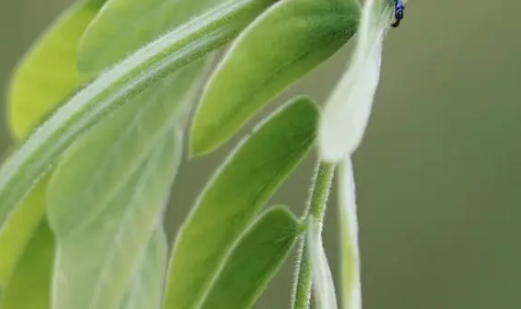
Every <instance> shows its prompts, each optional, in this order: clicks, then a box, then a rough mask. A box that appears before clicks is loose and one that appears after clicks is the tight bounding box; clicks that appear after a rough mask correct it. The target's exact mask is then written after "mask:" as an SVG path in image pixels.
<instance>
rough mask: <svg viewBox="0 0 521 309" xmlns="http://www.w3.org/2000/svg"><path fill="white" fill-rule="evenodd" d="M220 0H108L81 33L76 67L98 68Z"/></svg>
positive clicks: (96, 70) (112, 63) (111, 62)
mask: <svg viewBox="0 0 521 309" xmlns="http://www.w3.org/2000/svg"><path fill="white" fill-rule="evenodd" d="M221 2H224V0H197V1H194V0H109V1H108V2H107V5H105V7H104V8H103V11H101V12H100V14H98V16H96V18H95V19H94V21H93V22H92V24H91V25H90V26H89V28H88V29H87V31H86V32H85V35H84V36H83V38H82V40H81V44H80V48H79V53H78V63H79V68H80V70H82V71H85V72H99V71H100V70H102V69H105V68H107V67H109V66H111V65H114V64H116V63H117V62H118V61H119V60H121V59H123V58H125V57H126V56H127V55H128V54H129V53H130V52H133V51H135V50H137V49H138V48H140V47H141V46H143V45H145V44H147V43H149V42H150V41H152V40H153V39H155V38H157V37H158V36H159V35H161V34H163V33H165V32H167V31H168V30H171V29H174V28H175V27H178V26H179V25H181V24H182V23H184V22H186V21H188V20H189V19H191V18H193V17H194V16H196V15H199V14H201V13H202V12H204V11H205V10H207V9H208V8H211V7H213V6H214V5H216V4H218V3H221Z"/></svg>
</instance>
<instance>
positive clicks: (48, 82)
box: [8, 0, 105, 138]
mask: <svg viewBox="0 0 521 309" xmlns="http://www.w3.org/2000/svg"><path fill="white" fill-rule="evenodd" d="M104 2H105V0H90V1H80V2H78V3H75V4H73V5H72V6H71V7H70V8H69V9H68V10H66V11H65V12H64V13H63V14H62V15H61V16H60V17H59V18H58V19H57V20H56V22H54V24H53V25H52V26H51V27H50V28H49V29H48V30H47V31H46V32H45V33H44V34H43V35H42V36H41V37H40V39H39V40H38V41H37V42H36V44H35V45H34V46H33V47H32V48H31V50H30V51H29V53H28V54H27V55H25V57H24V58H23V59H22V60H21V62H20V64H19V65H18V68H17V69H16V71H15V72H14V75H13V77H12V80H11V85H10V88H9V94H8V96H9V98H8V103H9V111H10V114H9V120H10V127H11V131H12V132H13V134H14V135H15V136H16V137H17V138H23V137H25V136H26V135H27V134H28V133H29V132H30V131H31V130H32V129H33V128H34V126H35V124H37V123H39V122H40V121H41V120H42V118H43V117H44V116H45V115H47V114H48V113H49V112H50V111H51V110H53V109H54V108H55V107H56V105H57V104H58V103H60V102H62V100H63V99H64V98H65V97H67V96H69V95H71V94H72V92H73V91H74V90H75V89H76V88H77V87H79V86H80V85H81V83H82V81H83V79H82V78H81V76H80V74H79V73H78V70H77V68H76V52H77V48H78V44H79V40H80V38H81V36H82V34H83V32H84V31H85V29H86V28H87V26H88V25H89V23H90V22H91V20H92V19H93V18H94V16H96V14H97V12H98V11H99V9H100V8H101V6H102V5H103V3H104Z"/></svg>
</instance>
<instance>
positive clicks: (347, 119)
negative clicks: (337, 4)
mask: <svg viewBox="0 0 521 309" xmlns="http://www.w3.org/2000/svg"><path fill="white" fill-rule="evenodd" d="M383 2H384V1H383V0H367V1H366V2H365V3H364V9H363V12H362V17H361V19H360V27H359V30H360V31H359V32H358V36H357V42H356V46H355V51H354V53H353V56H352V59H351V62H350V64H349V68H348V69H347V70H346V72H345V73H344V75H343V76H342V78H341V79H340V81H339V82H338V84H337V86H336V88H335V89H334V90H333V92H332V93H331V95H330V98H329V99H328V101H327V104H326V107H325V109H324V114H323V117H322V120H321V125H320V138H319V146H320V154H321V158H322V159H323V160H324V161H329V162H339V161H342V160H344V158H346V157H347V156H350V155H351V154H352V153H353V152H354V151H355V150H356V149H357V148H358V146H359V145H360V143H361V141H362V138H363V136H364V132H365V129H366V127H367V123H368V122H369V116H370V114H371V109H372V106H373V99H374V95H375V93H376V88H377V87H378V83H379V81H380V65H381V61H382V44H383V39H384V37H385V34H386V32H387V29H388V28H389V21H390V20H391V18H390V17H391V5H390V4H391V1H385V3H386V4H385V5H384V4H382V3H383Z"/></svg>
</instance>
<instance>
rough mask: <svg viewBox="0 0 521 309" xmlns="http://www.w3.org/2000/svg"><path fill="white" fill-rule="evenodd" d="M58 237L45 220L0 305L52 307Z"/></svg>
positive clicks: (20, 308) (32, 308)
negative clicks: (54, 263)
mask: <svg viewBox="0 0 521 309" xmlns="http://www.w3.org/2000/svg"><path fill="white" fill-rule="evenodd" d="M54 249H55V241H54V236H53V234H52V231H51V230H50V228H49V225H48V224H47V222H46V221H45V220H42V221H41V224H40V225H39V227H38V228H37V229H36V231H35V233H34V234H33V236H32V237H31V239H30V241H29V242H28V244H27V247H26V248H25V250H24V252H23V254H22V256H21V258H20V259H19V261H18V263H17V265H16V268H15V270H14V272H13V273H12V275H11V277H10V278H9V281H8V283H7V286H6V288H5V290H2V294H1V296H0V309H49V308H51V306H50V295H51V278H52V268H53V262H54Z"/></svg>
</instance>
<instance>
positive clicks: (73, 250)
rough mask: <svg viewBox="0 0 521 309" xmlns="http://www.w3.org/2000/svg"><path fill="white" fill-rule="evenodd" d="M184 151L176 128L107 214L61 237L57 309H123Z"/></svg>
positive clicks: (167, 135)
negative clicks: (133, 277) (123, 302)
mask: <svg viewBox="0 0 521 309" xmlns="http://www.w3.org/2000/svg"><path fill="white" fill-rule="evenodd" d="M180 147H181V134H180V130H179V129H178V128H177V127H176V126H175V125H174V127H173V128H172V129H171V130H169V131H167V133H166V135H165V139H162V140H159V142H158V144H157V145H156V147H155V150H154V152H152V153H151V155H150V156H149V158H148V159H147V160H146V161H145V162H143V164H142V165H141V166H140V168H139V169H138V170H137V171H136V172H135V173H134V174H133V175H131V177H129V179H128V180H127V182H126V184H125V186H124V187H122V188H121V190H119V192H118V194H117V195H116V196H115V197H114V198H113V199H112V200H110V201H109V203H110V204H109V205H107V207H106V209H105V210H104V212H103V213H101V214H100V215H99V216H98V217H96V218H95V220H94V221H92V222H90V224H89V225H88V226H85V227H82V228H81V229H78V230H75V231H74V233H71V234H67V235H66V236H62V235H60V234H58V235H57V241H58V250H57V258H56V263H55V265H56V269H55V274H54V283H53V289H54V290H53V295H54V299H53V309H70V308H74V309H87V308H88V309H117V308H120V306H121V305H122V301H123V300H124V297H125V294H126V291H127V290H128V289H129V287H130V284H131V281H132V276H133V274H134V273H135V272H136V267H137V266H138V264H139V260H140V256H142V254H143V252H144V251H145V250H146V248H147V246H148V242H149V240H150V238H151V236H152V233H153V231H154V230H155V228H156V226H157V224H158V221H159V220H161V218H162V214H163V211H164V207H165V205H166V203H167V200H168V195H169V192H170V187H171V184H172V181H173V179H174V175H175V173H176V170H177V167H178V165H179V162H180V154H181V152H180ZM49 216H50V217H51V218H53V216H54V213H53V212H52V211H49ZM54 219H56V218H54ZM53 222H56V220H53ZM78 261H81V263H78Z"/></svg>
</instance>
